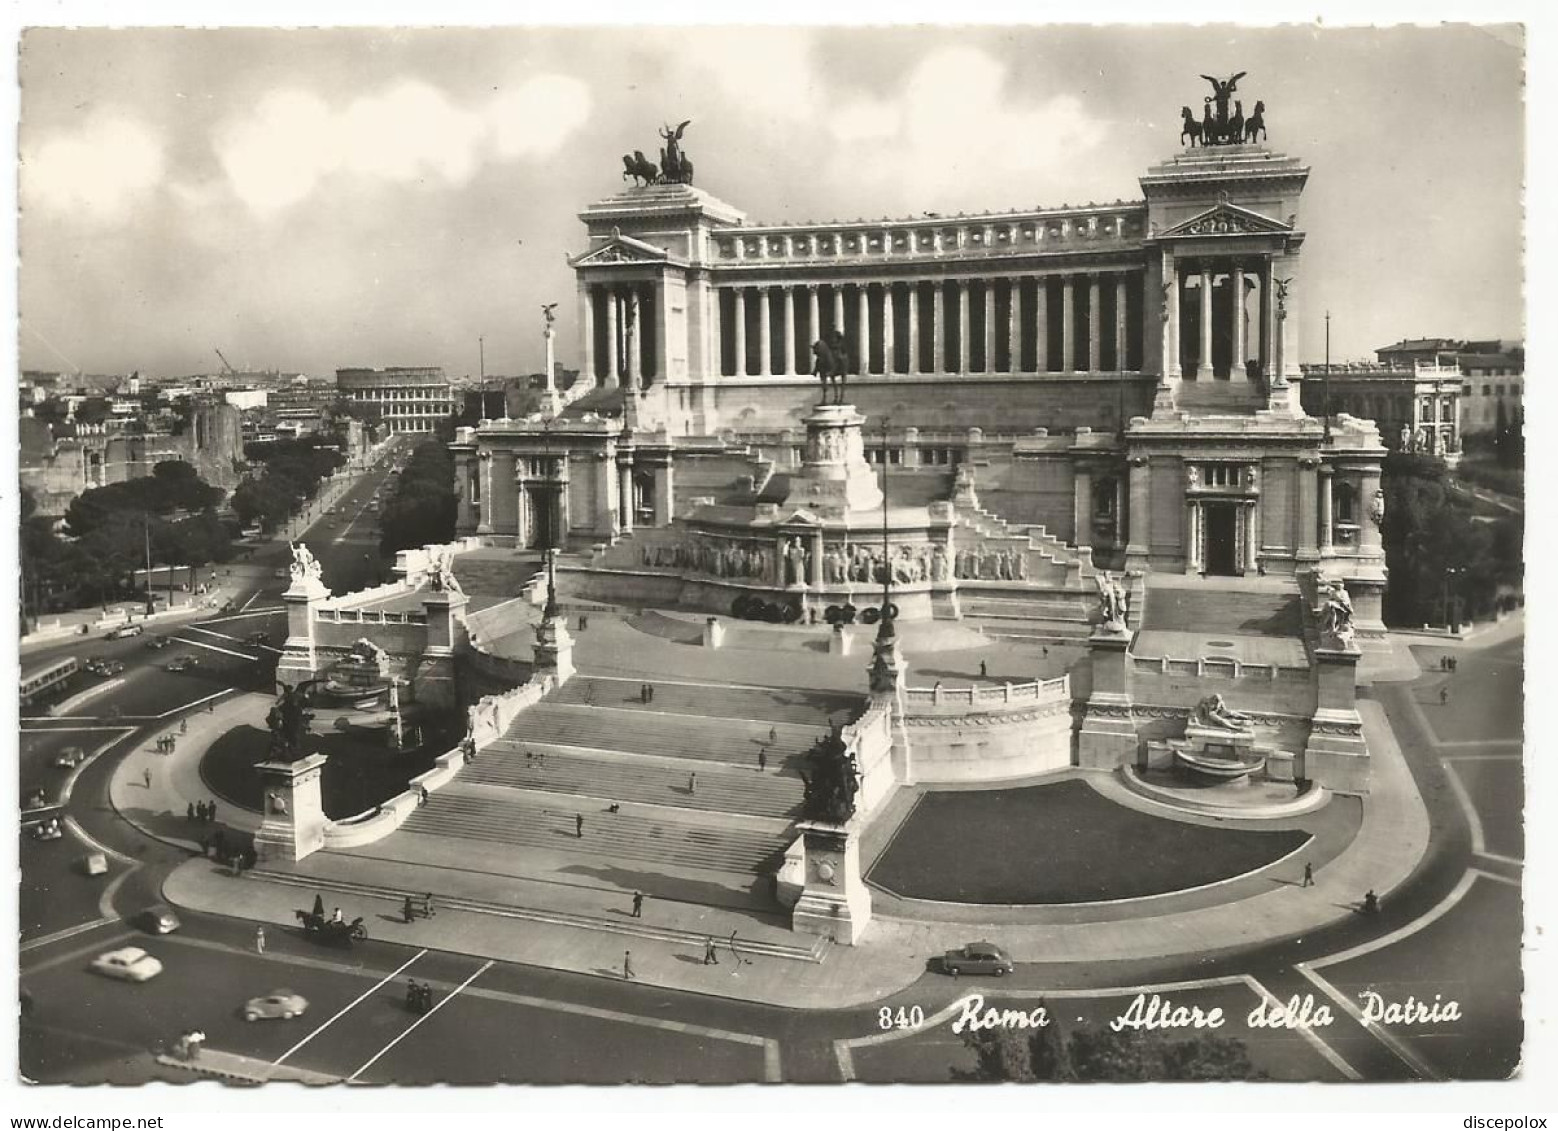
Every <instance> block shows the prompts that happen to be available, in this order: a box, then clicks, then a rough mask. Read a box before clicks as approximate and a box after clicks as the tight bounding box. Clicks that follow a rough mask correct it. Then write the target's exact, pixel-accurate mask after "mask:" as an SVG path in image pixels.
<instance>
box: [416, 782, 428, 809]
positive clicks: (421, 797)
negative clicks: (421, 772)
mask: <svg viewBox="0 0 1558 1131" xmlns="http://www.w3.org/2000/svg"><path fill="white" fill-rule="evenodd" d="M426 804H427V786H425V785H419V786H417V806H418V807H419V808H420V807H421V806H423V805H426Z"/></svg>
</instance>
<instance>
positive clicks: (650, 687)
mask: <svg viewBox="0 0 1558 1131" xmlns="http://www.w3.org/2000/svg"><path fill="white" fill-rule="evenodd" d="M644 686H645V687H646V688H647V689H648V690H649V702H651V703H653V702H654V701H655V685H654V684H652V683H646V684H644Z"/></svg>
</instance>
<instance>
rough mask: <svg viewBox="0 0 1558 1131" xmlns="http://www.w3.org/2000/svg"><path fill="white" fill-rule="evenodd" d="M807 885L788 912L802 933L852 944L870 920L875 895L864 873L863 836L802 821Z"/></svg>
mask: <svg viewBox="0 0 1558 1131" xmlns="http://www.w3.org/2000/svg"><path fill="white" fill-rule="evenodd" d="M796 828H797V829H799V830H800V833H801V836H802V838H803V843H804V848H805V857H806V859H805V876H806V878H805V886H804V887H803V888H802V889H801V896H800V899H799V900H797V901H796V904H795V907H794V908H793V909H792V911H791V913H790V927H791V929H792V930H794V931H795V932H797V933H798V934H803V935H821V936H822V937H824V938H830V939H832V940H833V941H834V942H836V943H842V944H843V945H845V946H854V945H855V943H856V942H858V941H859V940H860V936H861V935H863V934H864V933H865V929H866V925H867V924H868V923H870V922H871V893H870V891H869V890H868V889H867V888H866V885H865V880H863V879H862V878H861V875H860V835H859V831H858V830H857V829H855V828H854V827H853V826H852V825H835V824H831V823H829V822H826V821H802V822H800V824H798V825H797V826H796Z"/></svg>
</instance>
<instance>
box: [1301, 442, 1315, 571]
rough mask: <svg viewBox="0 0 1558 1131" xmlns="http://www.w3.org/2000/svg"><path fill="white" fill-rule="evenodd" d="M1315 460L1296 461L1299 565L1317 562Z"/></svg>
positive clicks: (1311, 458)
mask: <svg viewBox="0 0 1558 1131" xmlns="http://www.w3.org/2000/svg"><path fill="white" fill-rule="evenodd" d="M1317 462H1318V461H1317V460H1315V459H1314V458H1313V457H1306V458H1303V459H1300V460H1299V461H1298V557H1297V561H1298V563H1299V564H1300V565H1307V564H1310V563H1313V562H1315V561H1318V560H1319V557H1320V554H1319V551H1318V550H1317V549H1316V545H1315V544H1316V541H1317V539H1316V537H1315V536H1316V534H1318V533H1319V529H1318V528H1319V526H1320V515H1319V510H1320V505H1319V499H1318V498H1317V496H1318V495H1319V488H1320V474H1319V470H1318V468H1317V466H1316V465H1317Z"/></svg>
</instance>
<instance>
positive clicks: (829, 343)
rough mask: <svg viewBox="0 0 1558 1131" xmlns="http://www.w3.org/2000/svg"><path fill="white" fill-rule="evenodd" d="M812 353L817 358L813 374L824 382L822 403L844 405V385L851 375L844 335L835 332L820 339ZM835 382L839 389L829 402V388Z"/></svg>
mask: <svg viewBox="0 0 1558 1131" xmlns="http://www.w3.org/2000/svg"><path fill="white" fill-rule="evenodd" d="M811 352H812V356H813V357H815V358H816V364H815V365H814V366H813V368H812V372H813V373H814V374H816V376H817V377H818V378H820V379H821V381H822V403H823V404H830V403H831V404H843V403H844V385H845V381H846V378H847V377H848V374H849V346H848V344H847V343H846V342H845V341H844V335H843V334H841V333H839V332H838V331H837V330H835V331H833V333H831V334H828V335H827V336H825V337H821V338H818V339H817V340H816V341H815V342H813V343H812V346H811ZM834 382H837V388H836V391H835V392H834V396H833V400H832V401H829V399H828V390H829V386H830V385H832V384H833V383H834Z"/></svg>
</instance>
